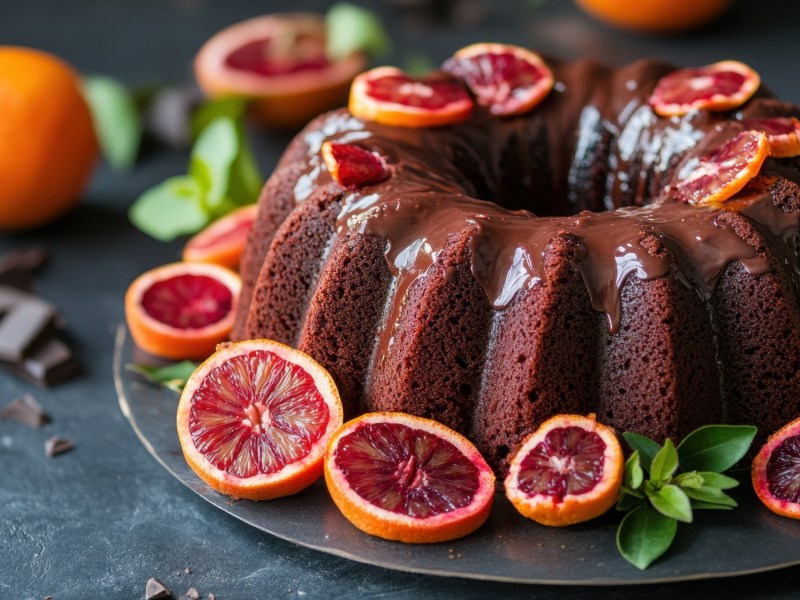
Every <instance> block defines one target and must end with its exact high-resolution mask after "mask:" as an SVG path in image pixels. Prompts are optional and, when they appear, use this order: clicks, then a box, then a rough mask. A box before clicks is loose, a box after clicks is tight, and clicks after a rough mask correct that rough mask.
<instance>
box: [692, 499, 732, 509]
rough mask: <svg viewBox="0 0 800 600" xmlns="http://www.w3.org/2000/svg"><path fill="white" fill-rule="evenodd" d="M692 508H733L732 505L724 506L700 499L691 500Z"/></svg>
mask: <svg viewBox="0 0 800 600" xmlns="http://www.w3.org/2000/svg"><path fill="white" fill-rule="evenodd" d="M692 510H733V507H732V506H724V505H722V504H711V503H710V502H701V501H700V500H692Z"/></svg>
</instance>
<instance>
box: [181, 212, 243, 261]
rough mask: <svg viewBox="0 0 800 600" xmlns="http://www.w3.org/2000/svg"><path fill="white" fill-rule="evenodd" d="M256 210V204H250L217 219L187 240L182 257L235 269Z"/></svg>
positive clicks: (187, 259)
mask: <svg viewBox="0 0 800 600" xmlns="http://www.w3.org/2000/svg"><path fill="white" fill-rule="evenodd" d="M257 212H258V205H257V204H249V205H247V206H243V207H242V208H238V209H236V210H234V211H233V212H231V213H229V214H227V215H225V216H224V217H222V218H221V219H217V220H216V221H214V222H213V223H211V225H209V226H208V227H206V228H205V229H204V230H203V231H201V232H200V233H198V234H197V235H195V236H193V237H192V238H190V239H189V241H188V242H186V245H185V246H184V247H183V260H184V261H186V262H209V263H214V264H217V265H222V266H223V267H228V268H229V269H236V270H238V269H239V261H240V260H241V258H242V252H243V251H244V246H245V243H246V242H247V235H248V234H249V233H250V230H251V229H252V228H253V223H254V222H255V220H256V213H257Z"/></svg>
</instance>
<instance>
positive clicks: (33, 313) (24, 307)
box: [0, 302, 55, 362]
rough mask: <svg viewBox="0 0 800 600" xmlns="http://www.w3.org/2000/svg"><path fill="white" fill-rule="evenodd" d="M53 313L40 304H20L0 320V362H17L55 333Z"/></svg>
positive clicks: (9, 310)
mask: <svg viewBox="0 0 800 600" xmlns="http://www.w3.org/2000/svg"><path fill="white" fill-rule="evenodd" d="M53 316H54V315H53V312H52V311H51V310H50V308H49V307H48V306H47V305H46V304H45V303H42V302H21V303H19V304H16V305H15V306H13V307H11V308H10V309H8V311H7V312H6V313H5V314H4V316H3V318H2V319H0V360H5V361H9V362H19V361H21V360H22V359H23V358H24V357H25V355H27V354H29V353H30V352H31V350H32V349H33V347H34V346H36V345H37V344H41V343H42V342H43V341H44V340H46V339H47V338H48V337H51V336H52V335H53V334H54V333H55V329H54V324H53Z"/></svg>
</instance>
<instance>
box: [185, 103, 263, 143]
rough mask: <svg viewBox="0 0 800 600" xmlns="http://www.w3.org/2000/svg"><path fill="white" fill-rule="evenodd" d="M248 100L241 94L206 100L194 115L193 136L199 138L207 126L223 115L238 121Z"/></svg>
mask: <svg viewBox="0 0 800 600" xmlns="http://www.w3.org/2000/svg"><path fill="white" fill-rule="evenodd" d="M248 102H249V99H248V98H242V97H240V96H225V97H223V98H215V99H213V100H208V101H207V102H204V103H203V104H201V105H200V106H199V107H198V109H197V110H196V111H195V112H194V114H193V115H192V124H191V129H192V137H193V138H194V139H197V138H198V137H199V136H200V134H201V133H202V132H203V130H204V129H205V128H206V127H208V126H209V125H210V124H211V123H212V122H213V121H216V120H217V119H219V118H222V117H228V118H229V119H233V120H234V121H237V122H238V121H239V120H240V119H241V118H242V116H243V115H244V111H245V109H246V108H247V104H248Z"/></svg>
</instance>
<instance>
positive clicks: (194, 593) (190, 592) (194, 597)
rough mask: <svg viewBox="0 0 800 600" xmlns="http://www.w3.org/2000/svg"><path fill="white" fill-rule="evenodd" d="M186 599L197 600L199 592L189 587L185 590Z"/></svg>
mask: <svg viewBox="0 0 800 600" xmlns="http://www.w3.org/2000/svg"><path fill="white" fill-rule="evenodd" d="M186 597H187V598H189V600H197V599H198V598H200V592H198V591H197V590H196V589H194V588H193V587H191V588H189V589H188V590H187V592H186Z"/></svg>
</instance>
